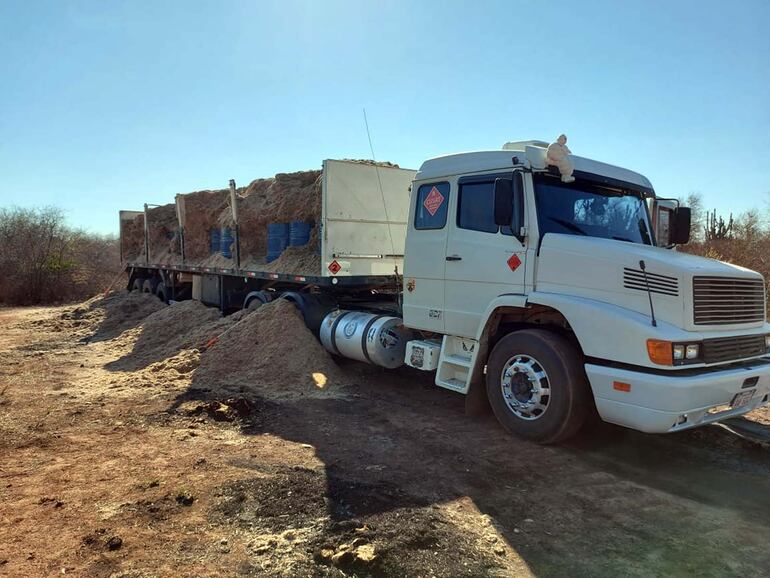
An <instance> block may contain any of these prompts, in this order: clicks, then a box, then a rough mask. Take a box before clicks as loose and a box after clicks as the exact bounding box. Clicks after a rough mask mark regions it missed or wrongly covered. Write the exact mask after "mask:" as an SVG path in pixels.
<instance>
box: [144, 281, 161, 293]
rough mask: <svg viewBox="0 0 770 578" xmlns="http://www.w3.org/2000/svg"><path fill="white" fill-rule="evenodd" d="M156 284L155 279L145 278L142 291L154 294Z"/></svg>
mask: <svg viewBox="0 0 770 578" xmlns="http://www.w3.org/2000/svg"><path fill="white" fill-rule="evenodd" d="M157 286H158V282H157V281H156V280H155V279H145V280H144V284H143V285H142V293H151V294H155V288H156V287H157Z"/></svg>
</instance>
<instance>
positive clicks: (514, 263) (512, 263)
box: [507, 253, 521, 271]
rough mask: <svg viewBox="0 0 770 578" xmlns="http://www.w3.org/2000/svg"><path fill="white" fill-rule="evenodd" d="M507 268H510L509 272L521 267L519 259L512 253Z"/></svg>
mask: <svg viewBox="0 0 770 578" xmlns="http://www.w3.org/2000/svg"><path fill="white" fill-rule="evenodd" d="M507 263H508V266H509V267H510V268H511V271H515V270H516V269H518V268H519V265H521V259H519V256H518V255H517V254H516V253H514V254H513V255H511V256H510V257H509V258H508V261H507Z"/></svg>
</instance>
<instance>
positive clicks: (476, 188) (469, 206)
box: [457, 180, 513, 235]
mask: <svg viewBox="0 0 770 578" xmlns="http://www.w3.org/2000/svg"><path fill="white" fill-rule="evenodd" d="M457 226H458V227H460V228H461V229H469V230H471V231H481V232H483V233H498V232H502V233H503V234H504V235H513V230H512V228H511V227H510V226H505V227H500V226H498V225H496V224H495V181H494V180H491V181H483V182H471V183H463V184H461V185H460V192H459V196H458V200H457Z"/></svg>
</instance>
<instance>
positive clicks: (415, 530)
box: [168, 369, 770, 576]
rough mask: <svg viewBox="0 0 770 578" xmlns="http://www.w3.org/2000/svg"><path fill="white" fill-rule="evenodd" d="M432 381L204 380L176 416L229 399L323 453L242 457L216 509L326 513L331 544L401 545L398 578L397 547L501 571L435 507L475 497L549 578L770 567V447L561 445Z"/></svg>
mask: <svg viewBox="0 0 770 578" xmlns="http://www.w3.org/2000/svg"><path fill="white" fill-rule="evenodd" d="M431 378H432V376H431V375H426V374H423V373H420V372H417V371H412V370H408V369H402V370H400V371H397V372H383V371H379V370H376V369H369V370H367V371H365V372H364V373H363V374H362V379H361V380H360V381H361V382H360V384H359V385H357V386H356V387H351V388H349V389H348V390H346V392H345V393H346V394H347V397H346V398H319V397H317V396H313V395H306V396H303V395H302V394H301V392H300V393H298V395H297V396H296V397H295V398H294V399H286V398H284V399H280V400H279V399H276V398H274V397H272V396H271V392H270V391H269V390H266V389H264V388H260V387H258V386H254V387H248V388H247V387H243V386H232V387H228V386H215V385H213V384H211V383H203V382H201V381H200V380H197V379H193V384H192V386H191V387H190V388H189V389H188V390H187V391H185V392H184V393H183V394H182V395H180V396H178V397H177V398H176V399H175V401H174V403H173V404H172V405H171V407H170V408H169V410H168V411H169V412H170V413H172V414H176V413H178V412H179V411H181V408H182V407H183V406H184V405H185V404H186V403H187V402H191V401H197V402H201V403H202V404H206V403H212V402H222V401H224V400H226V399H227V400H230V401H228V402H226V403H230V404H233V405H234V406H237V404H238V403H240V404H242V410H241V412H240V415H239V418H238V419H237V422H238V424H239V426H240V431H241V433H243V434H244V435H249V436H259V435H262V434H271V435H274V436H278V437H280V438H282V439H284V440H288V441H292V442H297V443H300V444H307V445H309V446H312V448H313V449H314V452H315V456H316V457H317V458H318V459H319V460H320V461H321V462H322V463H323V464H324V467H323V471H318V470H314V469H304V468H281V467H276V466H271V465H268V464H266V463H263V462H261V461H260V460H258V459H254V460H253V461H240V462H238V463H234V464H231V465H235V466H237V467H241V468H243V469H244V472H245V473H244V478H243V479H242V480H240V481H239V482H236V483H235V484H233V485H231V486H229V487H227V488H222V489H221V494H222V496H223V498H222V501H221V503H220V505H219V506H218V507H217V508H216V509H215V511H214V512H212V513H211V515H212V516H213V517H214V518H217V519H220V520H230V521H231V522H232V523H243V524H253V523H254V522H255V520H258V521H259V523H261V524H263V525H267V527H275V528H279V527H284V528H285V525H286V523H287V520H291V524H295V525H296V524H298V523H299V524H302V523H303V520H309V519H311V518H313V517H314V516H316V515H317V514H318V513H319V512H326V514H327V515H328V517H329V520H330V522H329V524H330V525H329V526H328V528H326V530H325V534H324V539H325V540H327V541H328V540H331V539H334V538H335V536H336V537H338V538H339V539H343V538H345V537H347V538H350V537H351V536H352V535H354V534H352V532H354V531H355V530H356V528H357V529H358V530H361V529H362V528H368V529H369V531H370V532H375V533H377V532H379V533H380V534H381V535H386V536H389V537H390V538H389V539H390V540H391V542H392V543H394V544H396V546H394V550H393V553H391V556H390V557H388V555H387V552H386V553H385V556H384V557H383V558H382V561H383V562H382V563H383V564H385V566H383V567H381V570H382V571H383V572H384V573H385V574H399V573H404V572H406V573H410V572H409V567H407V566H404V565H403V564H404V563H405V562H403V560H401V558H402V557H400V556H398V555H397V554H396V552H399V550H403V549H404V548H406V549H407V550H409V555H410V556H413V557H414V556H417V558H414V560H417V561H419V560H420V559H421V558H420V557H421V556H422V557H430V556H432V558H430V559H431V560H433V561H436V560H439V559H442V557H443V559H444V560H445V565H446V567H447V568H457V572H456V573H454V574H451V575H469V576H472V575H494V572H493V569H494V568H495V567H496V564H498V562H497V561H496V560H495V559H494V556H493V557H492V558H489V557H488V556H484V555H482V554H480V553H479V552H478V551H477V550H476V549H475V548H474V547H473V544H472V542H473V541H472V540H471V537H472V536H471V533H470V532H466V531H463V530H462V529H457V528H454V529H453V530H452V529H450V528H453V526H452V525H451V524H449V523H448V522H447V520H446V519H445V518H442V516H441V515H440V514H439V513H437V512H436V511H435V510H434V509H432V507H433V506H436V505H441V504H449V503H453V502H458V503H460V502H463V500H465V501H466V502H468V503H467V504H466V507H468V508H470V509H471V510H473V509H474V508H475V509H477V510H478V513H479V514H486V515H488V516H489V517H490V519H491V524H492V526H493V527H494V528H495V530H496V532H497V533H498V534H499V535H500V536H502V538H503V539H504V540H505V541H506V542H507V543H508V545H509V546H510V547H511V548H512V549H513V550H515V552H516V553H517V554H518V555H519V556H520V557H521V558H522V559H523V560H524V561H525V562H526V564H527V565H528V566H529V568H530V570H531V571H533V572H534V573H535V574H536V575H537V574H543V575H554V574H556V575H562V574H564V575H566V574H569V575H589V574H590V575H618V574H629V573H631V574H638V573H645V574H659V573H663V574H665V573H668V572H670V571H671V570H672V569H673V570H676V569H677V568H680V569H681V568H687V569H688V573H696V574H701V573H703V574H706V575H714V574H717V575H718V574H721V573H722V571H724V572H728V573H730V572H734V571H735V568H736V564H737V566H738V567H741V568H743V569H744V570H746V571H751V572H754V571H756V570H759V569H760V568H762V567H763V566H764V567H765V568H766V567H767V564H770V555H769V554H767V552H766V549H765V548H764V544H766V541H767V539H768V538H770V520H768V519H767V515H766V514H767V512H768V511H770V450H768V449H767V448H766V447H763V446H761V445H757V444H755V443H752V442H746V441H744V440H742V439H741V438H738V437H736V436H733V435H731V434H730V433H729V432H726V431H724V430H720V429H718V428H717V427H715V426H710V427H707V428H705V429H702V430H697V431H693V432H682V433H680V434H676V435H669V436H650V435H645V434H641V433H638V432H633V431H630V430H625V429H623V428H618V427H614V426H610V425H601V426H598V427H596V428H595V429H594V430H593V431H591V432H590V433H587V434H584V435H583V436H581V437H580V438H578V439H576V440H575V441H573V442H571V443H569V444H566V445H564V446H561V447H543V446H538V445H536V444H532V443H528V442H525V441H522V440H520V439H516V438H514V437H512V436H510V435H509V434H507V433H506V432H505V431H503V430H502V428H501V427H500V426H499V425H498V424H497V422H496V421H495V420H494V418H493V417H491V416H490V417H488V418H468V417H466V416H465V415H464V412H463V400H462V398H461V397H460V396H455V395H453V394H451V393H449V392H444V391H441V390H438V389H437V388H435V386H433V385H432V379H431ZM233 400H234V401H233ZM265 473H269V474H271V475H269V476H265V475H264V474H265ZM252 474H257V475H252ZM287 496H291V497H290V498H289V497H287ZM736 536H740V537H741V538H740V540H737V539H736ZM715 544H724V545H722V546H720V547H715ZM728 545H729V546H728ZM319 547H320V543H319ZM401 554H402V555H403V552H401ZM436 557H437V558H436ZM425 559H426V560H427V559H428V558H425ZM462 560H465V566H464V567H463V566H462V564H461V561H462ZM388 564H390V566H388ZM455 564H459V565H457V566H455ZM468 564H470V566H468ZM461 568H466V569H468V572H467V573H465V574H464V570H463V571H462V572H461V571H460V569H461Z"/></svg>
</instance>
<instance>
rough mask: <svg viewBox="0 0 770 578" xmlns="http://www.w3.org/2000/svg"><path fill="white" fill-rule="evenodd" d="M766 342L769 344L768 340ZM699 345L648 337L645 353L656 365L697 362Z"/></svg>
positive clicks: (698, 359)
mask: <svg viewBox="0 0 770 578" xmlns="http://www.w3.org/2000/svg"><path fill="white" fill-rule="evenodd" d="M768 337H770V336H768ZM767 343H768V344H770V341H767ZM700 346H701V344H700V343H672V342H671V341H663V340H661V339H648V340H647V355H649V357H650V361H652V362H653V363H656V364H658V365H683V364H688V363H698V362H699V361H700ZM768 347H770V345H768Z"/></svg>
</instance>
